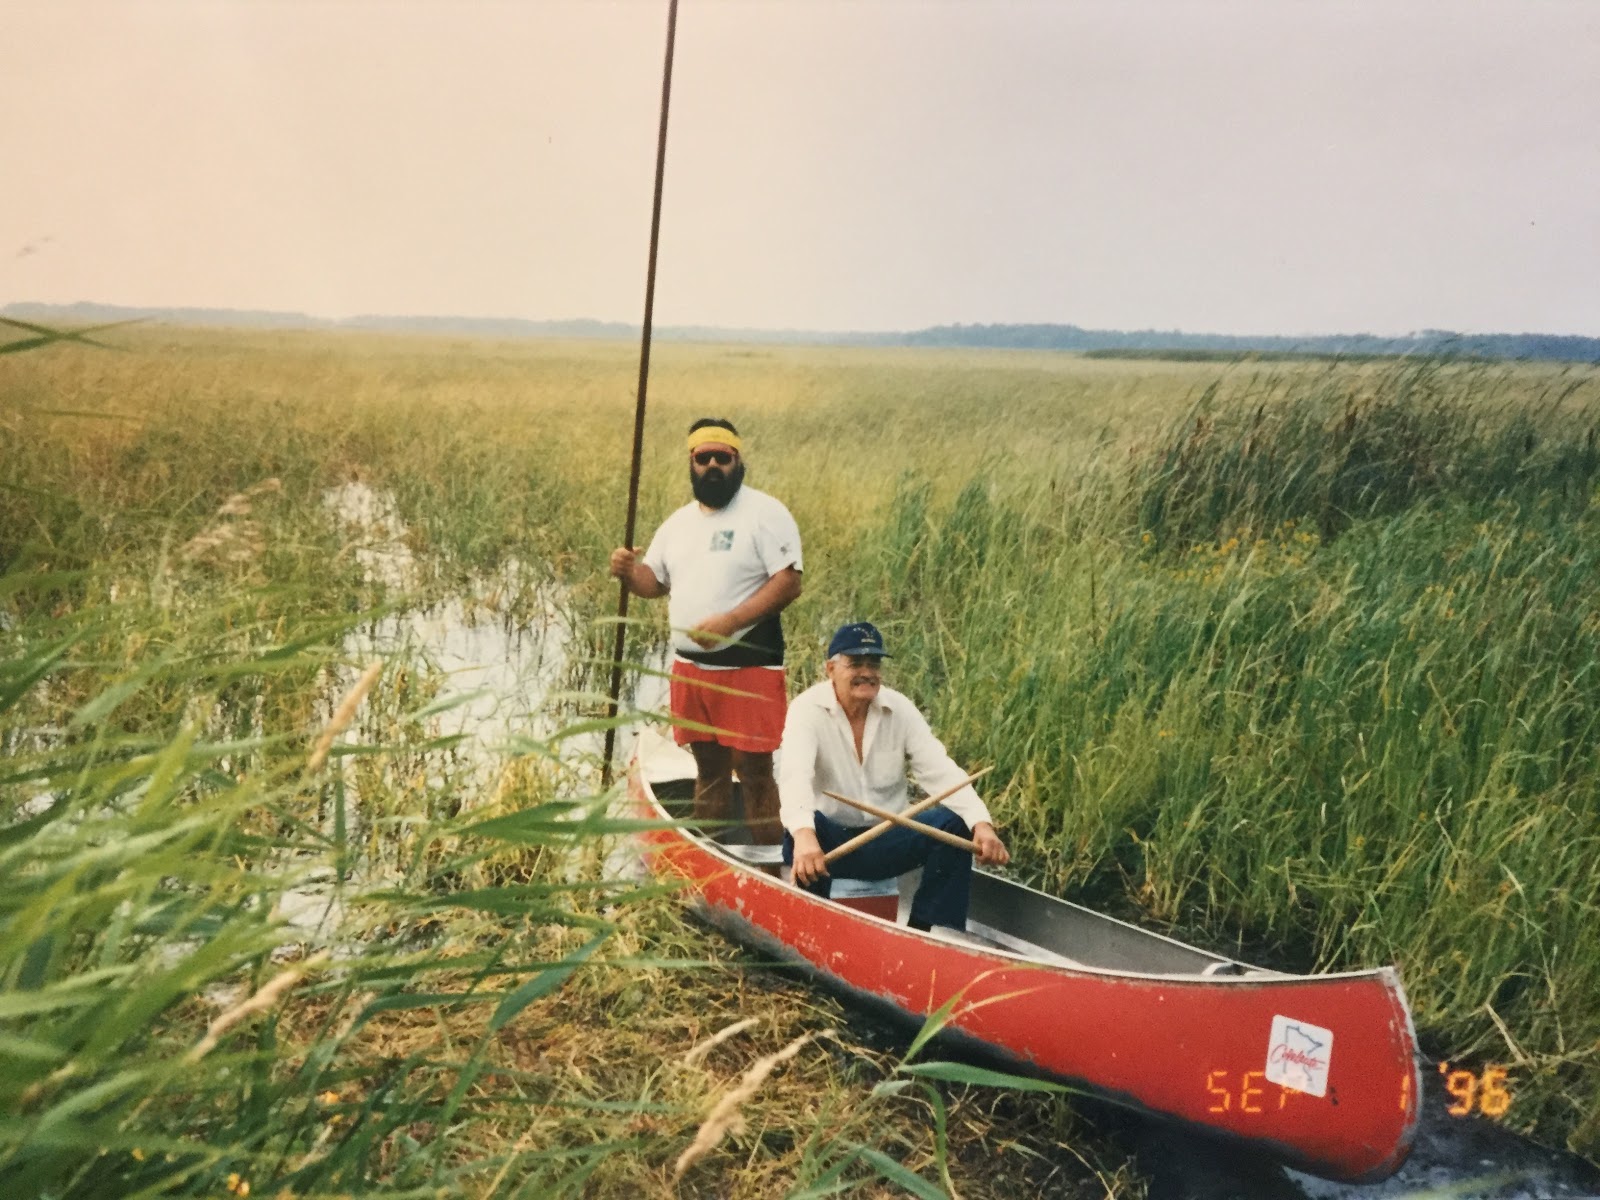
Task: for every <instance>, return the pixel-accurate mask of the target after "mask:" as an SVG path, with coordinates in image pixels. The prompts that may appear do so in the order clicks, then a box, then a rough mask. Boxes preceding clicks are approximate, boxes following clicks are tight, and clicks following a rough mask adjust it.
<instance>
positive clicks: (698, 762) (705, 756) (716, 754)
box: [689, 742, 733, 836]
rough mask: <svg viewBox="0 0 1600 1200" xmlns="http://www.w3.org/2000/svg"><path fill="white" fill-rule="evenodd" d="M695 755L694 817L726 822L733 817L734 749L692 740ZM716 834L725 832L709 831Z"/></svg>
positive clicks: (700, 819) (719, 830)
mask: <svg viewBox="0 0 1600 1200" xmlns="http://www.w3.org/2000/svg"><path fill="white" fill-rule="evenodd" d="M689 749H690V751H692V752H693V754H694V767H695V781H694V819H695V820H696V821H726V820H729V819H731V818H732V817H733V751H732V750H730V749H729V748H728V747H727V746H719V745H718V744H717V743H716V742H690V743H689ZM709 832H710V833H711V834H712V835H713V836H717V835H718V834H720V833H722V832H724V830H721V829H713V830H710V831H709Z"/></svg>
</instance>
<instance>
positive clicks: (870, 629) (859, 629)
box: [828, 621, 889, 658]
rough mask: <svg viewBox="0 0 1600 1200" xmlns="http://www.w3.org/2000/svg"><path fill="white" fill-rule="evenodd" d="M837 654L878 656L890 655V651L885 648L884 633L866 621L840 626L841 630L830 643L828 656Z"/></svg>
mask: <svg viewBox="0 0 1600 1200" xmlns="http://www.w3.org/2000/svg"><path fill="white" fill-rule="evenodd" d="M835 654H871V655H875V656H876V657H878V658H888V657H889V652H888V651H887V650H885V649H884V648H883V634H881V633H879V632H878V627H877V626H876V625H869V624H867V622H865V621H857V622H855V624H853V625H841V626H839V631H838V632H837V633H835V634H834V635H833V640H832V641H831V642H829V643H828V657H829V658H832V657H833V656H834V655H835Z"/></svg>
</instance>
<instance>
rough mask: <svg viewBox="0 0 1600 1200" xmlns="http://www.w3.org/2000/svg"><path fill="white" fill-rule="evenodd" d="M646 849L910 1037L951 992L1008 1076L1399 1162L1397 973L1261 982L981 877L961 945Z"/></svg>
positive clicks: (677, 844) (858, 909) (759, 879)
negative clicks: (893, 1016)
mask: <svg viewBox="0 0 1600 1200" xmlns="http://www.w3.org/2000/svg"><path fill="white" fill-rule="evenodd" d="M684 758H687V756H686V755H685V756H684ZM639 763H640V758H639V757H636V758H635V762H634V768H633V770H632V771H631V773H630V776H629V788H630V794H631V796H632V799H633V805H634V809H635V813H636V815H639V816H642V817H647V818H652V819H669V813H668V811H667V810H666V809H665V808H664V807H663V806H662V804H661V802H660V800H659V799H658V798H657V790H658V789H660V790H663V791H665V790H667V789H666V788H665V787H664V786H663V784H664V783H665V781H664V780H663V779H662V778H661V777H660V774H659V770H658V771H656V772H647V771H646V770H645V769H643V768H641V767H640V765H639ZM691 770H692V768H691ZM647 773H654V774H656V776H657V777H656V779H655V781H654V783H652V781H651V780H650V779H647V778H646V775H647ZM640 836H641V838H642V839H643V847H644V858H645V861H646V865H647V866H648V867H649V869H650V870H651V871H652V872H653V873H654V874H656V875H658V876H678V877H681V878H683V879H684V880H686V881H687V882H688V884H689V885H690V886H691V888H692V889H693V892H694V894H695V899H696V902H697V906H698V907H699V909H700V911H701V912H702V914H703V915H704V916H705V917H706V918H707V919H708V920H709V921H710V922H711V923H712V924H714V925H716V926H717V927H718V928H719V929H721V930H722V931H723V932H725V933H726V934H728V935H729V936H731V937H732V938H734V939H735V940H737V941H740V942H742V943H745V944H747V945H750V946H752V947H755V948H757V949H759V950H761V951H764V952H767V953H771V954H773V955H776V956H778V957H781V958H783V959H785V960H788V961H792V962H796V963H798V964H800V965H802V966H805V967H808V968H810V969H812V970H814V971H815V972H818V973H820V974H821V975H822V976H824V977H825V978H826V979H827V981H828V982H829V983H830V984H831V985H833V986H836V987H839V988H842V989H843V990H844V991H846V992H847V993H849V994H851V995H853V996H855V997H857V998H858V999H862V1000H865V1001H869V1002H872V1003H874V1004H876V1005H878V1006H880V1007H881V1006H883V1005H887V1006H889V1007H890V1008H891V1009H893V1010H895V1011H897V1012H898V1013H900V1014H903V1015H904V1016H905V1017H908V1018H910V1019H912V1020H914V1021H918V1022H920V1021H921V1020H923V1019H924V1018H925V1017H926V1016H927V1015H928V1014H929V1013H932V1012H934V1011H935V1010H937V1009H938V1008H939V1007H940V1006H942V1005H943V1004H945V1003H946V1002H947V1001H948V1000H950V999H951V997H952V996H955V995H957V994H958V993H959V995H960V999H959V1000H958V1001H957V1003H956V1006H955V1009H954V1012H953V1014H952V1015H951V1017H950V1019H949V1021H948V1023H947V1024H946V1026H945V1031H946V1032H945V1033H944V1034H943V1035H941V1036H945V1037H953V1038H954V1040H955V1041H957V1042H958V1043H959V1042H961V1041H962V1040H965V1039H971V1040H972V1041H975V1042H976V1043H979V1044H980V1045H981V1047H982V1048H983V1050H984V1051H985V1052H986V1053H987V1054H989V1055H990V1056H998V1057H999V1058H1001V1059H1002V1060H1004V1061H1006V1062H1008V1063H1010V1064H1011V1065H1012V1066H1013V1068H1014V1069H1016V1070H1018V1071H1020V1072H1025V1073H1027V1074H1030V1075H1035V1076H1040V1077H1043V1078H1047V1079H1053V1080H1056V1081H1059V1082H1062V1083H1066V1084H1071V1085H1073V1086H1077V1087H1082V1088H1085V1089H1087V1090H1090V1091H1092V1092H1094V1093H1096V1094H1099V1095H1101V1096H1104V1097H1106V1098H1108V1099H1110V1100H1113V1101H1116V1102H1118V1103H1122V1104H1127V1105H1132V1106H1134V1107H1136V1108H1138V1109H1141V1110H1144V1111H1146V1112H1149V1113H1153V1114H1156V1115H1159V1116H1162V1117H1167V1118H1175V1119H1177V1120H1179V1121H1183V1122H1186V1123H1188V1124H1189V1125H1191V1126H1196V1127H1200V1128H1202V1129H1205V1130H1207V1131H1211V1132H1214V1133H1218V1134H1222V1135H1225V1136H1228V1137H1233V1138H1238V1139H1244V1140H1247V1141H1248V1142H1250V1143H1251V1144H1252V1145H1254V1146H1256V1147H1258V1148H1260V1149H1262V1150H1263V1151H1265V1152H1268V1153H1270V1154H1273V1155H1275V1156H1276V1157H1278V1158H1281V1159H1282V1160H1284V1161H1285V1162H1287V1163H1289V1164H1291V1165H1293V1166H1296V1167H1299V1168H1300V1169H1302V1170H1307V1171H1311V1172H1314V1173H1316V1174H1319V1175H1323V1176H1326V1177H1328V1178H1331V1179H1340V1180H1350V1181H1371V1180H1377V1179H1382V1178H1384V1177H1385V1176H1387V1175H1389V1174H1391V1173H1392V1172H1394V1170H1395V1169H1396V1168H1397V1167H1399V1165H1400V1163H1401V1162H1402V1161H1403V1160H1404V1159H1405V1156H1406V1154H1407V1152H1408V1151H1409V1150H1410V1148H1411V1141H1412V1138H1413V1137H1414V1135H1415V1133H1416V1127H1417V1100H1418V1087H1419V1079H1418V1075H1417V1064H1416V1036H1415V1032H1414V1030H1413V1028H1412V1024H1411V1014H1410V1010H1409V1009H1408V1008H1407V1005H1406V998H1405V992H1404V991H1403V990H1402V988H1401V986H1400V979H1399V976H1398V974H1397V973H1396V972H1395V971H1394V970H1393V969H1392V968H1388V967H1384V968H1381V969H1378V970H1371V971H1348V972H1341V973H1338V974H1328V975H1286V974H1280V973H1278V972H1274V971H1265V970H1260V969H1257V968H1254V967H1249V966H1245V965H1244V964H1240V963H1236V962H1233V961H1231V960H1229V959H1226V958H1222V957H1220V956H1218V955H1214V954H1210V953H1207V952H1206V951H1203V950H1198V949H1196V948H1194V947H1192V946H1187V945H1185V944H1183V943H1182V942H1177V941H1174V940H1173V939H1171V938H1168V937H1163V936H1161V935H1160V934H1155V933H1150V932H1147V931H1145V930H1142V929H1139V928H1137V927H1135V926H1132V925H1129V924H1126V923H1125V922H1122V921H1117V920H1114V919H1112V918H1110V917H1105V916H1102V915H1100V914H1098V913H1095V912H1092V911H1090V910H1089V909H1086V908H1082V907H1079V906H1078V905H1075V904H1069V903H1067V902H1065V901H1062V900H1057V899H1055V898H1054V897H1051V896H1047V895H1045V894H1044V893H1042V892H1038V891H1035V890H1033V889H1032V888H1027V887H1023V886H1022V885H1020V884H1016V883H1012V882H1010V881H1008V880H1005V879H1001V878H999V877H997V876H994V875H990V874H987V873H985V872H975V873H974V875H973V887H972V906H971V910H970V916H969V920H968V935H967V936H966V937H965V938H962V937H960V935H956V934H945V933H942V932H941V931H939V930H937V929H936V930H935V931H934V932H932V933H921V932H918V931H916V930H912V929H908V928H906V926H905V925H904V924H901V923H897V921H896V917H897V916H898V920H899V921H901V922H903V921H904V919H905V917H904V913H903V912H901V911H898V910H900V909H902V908H903V907H904V906H903V905H901V904H900V903H899V902H898V900H897V898H896V897H895V896H892V895H891V896H885V897H880V898H870V899H859V900H853V901H852V900H848V899H846V900H843V901H840V900H822V899H819V898H817V897H815V896H812V895H810V894H809V893H807V892H805V891H802V890H801V889H800V888H798V887H795V886H794V885H793V884H791V883H788V882H785V881H784V880H783V879H782V878H781V877H780V868H779V867H778V866H777V865H776V864H773V863H752V862H749V861H746V860H747V859H748V858H749V857H752V855H751V854H750V853H749V850H748V849H746V848H742V847H737V846H733V847H726V846H722V845H719V844H716V843H714V842H712V841H710V840H709V839H707V838H705V837H702V836H700V835H698V834H696V833H694V832H693V831H692V830H689V829H687V828H684V827H681V826H680V827H674V828H657V829H651V830H649V831H647V832H645V833H643V834H641V835H640Z"/></svg>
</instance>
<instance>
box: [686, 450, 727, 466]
mask: <svg viewBox="0 0 1600 1200" xmlns="http://www.w3.org/2000/svg"><path fill="white" fill-rule="evenodd" d="M694 461H695V462H696V463H698V464H699V465H700V466H702V467H709V466H710V465H711V464H712V463H716V464H717V466H719V467H730V466H732V465H733V451H732V450H702V451H700V452H699V453H698V454H696V455H695V456H694Z"/></svg>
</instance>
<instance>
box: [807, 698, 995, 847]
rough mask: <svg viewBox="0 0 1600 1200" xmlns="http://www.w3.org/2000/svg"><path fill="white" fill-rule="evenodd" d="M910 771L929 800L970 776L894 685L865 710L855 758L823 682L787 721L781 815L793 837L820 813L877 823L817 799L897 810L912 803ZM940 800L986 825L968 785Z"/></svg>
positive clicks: (844, 722) (846, 723)
mask: <svg viewBox="0 0 1600 1200" xmlns="http://www.w3.org/2000/svg"><path fill="white" fill-rule="evenodd" d="M908 766H909V767H910V769H911V773H912V774H913V775H914V776H916V780H917V783H918V785H919V786H920V787H921V788H922V790H923V791H925V792H926V793H927V794H928V795H930V796H936V795H938V794H939V793H940V792H942V791H944V790H945V789H946V788H947V787H949V786H951V785H952V784H955V783H959V782H960V781H961V780H963V779H965V778H966V777H967V774H968V772H966V771H963V770H962V769H961V768H960V767H958V766H956V764H955V763H954V762H953V761H952V760H951V758H950V755H949V754H948V753H947V752H946V751H945V748H944V743H942V742H940V741H939V739H938V738H936V737H934V736H933V730H932V729H930V728H928V722H927V719H926V718H924V717H923V715H922V714H921V713H920V712H918V711H917V706H916V705H914V704H912V703H911V701H910V700H908V699H906V697H905V696H903V695H901V694H900V693H899V692H897V691H895V690H894V689H893V688H880V689H879V690H878V695H877V697H876V698H875V699H874V700H873V701H872V703H871V705H869V706H868V708H867V727H866V731H865V732H864V733H863V735H862V738H861V758H860V759H857V758H856V741H855V735H854V734H853V733H852V732H851V730H850V718H849V716H847V715H846V713H845V711H844V708H843V707H842V706H841V705H840V704H839V698H838V696H836V695H835V694H834V691H833V684H832V683H831V682H830V681H828V680H826V679H824V680H823V681H822V682H821V683H819V684H817V685H816V686H815V687H811V688H807V689H806V690H805V691H803V692H801V693H800V694H799V695H798V696H796V697H795V698H794V701H793V702H792V703H791V704H790V705H789V713H788V716H787V717H786V718H785V720H784V725H783V749H782V751H781V752H780V754H779V756H778V798H779V812H778V815H779V817H780V818H781V819H782V821H783V827H784V828H785V829H787V830H788V831H789V832H790V833H793V832H795V831H796V830H799V829H811V828H813V825H812V815H813V814H814V813H817V812H821V813H825V814H826V815H827V816H829V817H832V818H833V819H834V820H835V821H838V822H839V823H840V824H843V825H873V824H876V823H877V819H876V818H875V817H872V816H869V815H868V814H867V813H864V812H862V811H861V810H860V809H856V808H851V807H850V806H849V805H846V804H840V803H839V802H838V801H837V800H830V799H829V798H828V797H826V796H824V795H823V794H822V793H823V792H825V791H828V792H837V793H839V795H841V796H849V797H850V798H851V799H852V800H865V801H866V802H867V803H869V804H875V805H877V806H878V807H879V808H884V809H888V810H889V811H891V812H901V811H903V810H904V809H905V808H906V807H907V806H908V805H909V803H910V792H909V790H908V788H907V786H906V768H907V767H908ZM941 803H943V804H944V805H945V806H946V807H947V808H949V809H951V810H952V811H954V812H955V814H956V815H957V816H959V817H960V818H961V819H962V820H963V821H965V822H966V823H967V826H968V828H971V827H972V826H975V825H976V824H977V823H978V822H979V821H988V820H990V817H989V810H988V809H987V808H985V807H984V803H983V801H982V800H980V799H979V798H978V793H977V792H976V791H974V790H973V788H972V786H971V785H970V784H969V785H968V786H966V787H964V788H962V789H961V790H960V791H959V792H956V793H955V794H954V795H953V796H949V797H947V798H946V799H945V800H943V801H942V802H941Z"/></svg>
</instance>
